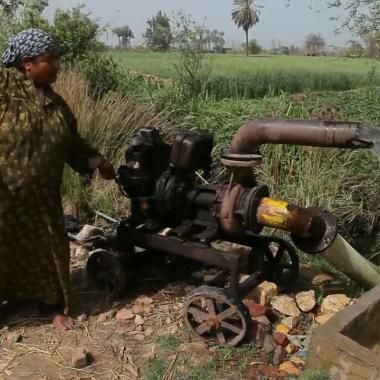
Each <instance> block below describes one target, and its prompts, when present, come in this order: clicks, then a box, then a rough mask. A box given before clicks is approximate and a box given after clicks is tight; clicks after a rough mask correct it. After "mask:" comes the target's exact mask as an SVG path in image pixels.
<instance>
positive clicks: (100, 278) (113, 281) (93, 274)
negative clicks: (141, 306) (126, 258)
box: [86, 250, 127, 299]
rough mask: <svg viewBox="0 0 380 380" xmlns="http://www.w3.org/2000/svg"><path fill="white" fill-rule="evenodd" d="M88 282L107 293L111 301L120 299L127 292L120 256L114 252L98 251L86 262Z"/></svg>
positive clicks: (125, 275)
mask: <svg viewBox="0 0 380 380" xmlns="http://www.w3.org/2000/svg"><path fill="white" fill-rule="evenodd" d="M86 272H87V277H88V279H89V282H90V283H91V284H92V285H93V286H95V287H96V288H97V289H99V290H102V291H105V292H107V293H108V294H109V295H110V296H111V297H112V298H113V299H117V298H120V297H122V296H123V295H124V293H125V291H126V290H127V274H126V273H125V271H124V263H123V258H122V255H121V254H120V253H118V252H114V251H105V250H98V251H95V252H93V253H92V255H91V256H90V257H89V259H88V260H87V264H86Z"/></svg>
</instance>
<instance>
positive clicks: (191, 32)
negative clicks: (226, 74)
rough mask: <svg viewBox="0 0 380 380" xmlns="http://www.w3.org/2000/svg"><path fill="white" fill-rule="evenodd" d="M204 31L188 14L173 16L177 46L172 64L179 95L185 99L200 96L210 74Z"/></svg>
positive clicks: (174, 36)
mask: <svg viewBox="0 0 380 380" xmlns="http://www.w3.org/2000/svg"><path fill="white" fill-rule="evenodd" d="M206 36H207V33H206V30H205V29H204V27H203V26H202V25H199V24H198V23H196V22H195V21H193V19H192V17H191V15H190V14H186V13H184V11H179V12H178V13H177V14H176V15H175V16H173V39H174V42H175V44H176V46H178V50H179V52H178V54H177V55H176V60H175V63H174V68H175V70H176V72H177V80H176V84H177V86H178V89H179V94H180V95H181V96H183V97H184V98H185V99H195V98H197V97H198V96H200V95H202V93H203V92H204V90H205V86H206V85H207V82H208V76H209V75H210V72H209V71H208V70H207V67H206V62H205V50H204V44H205V40H206Z"/></svg>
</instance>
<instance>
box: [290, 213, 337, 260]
mask: <svg viewBox="0 0 380 380" xmlns="http://www.w3.org/2000/svg"><path fill="white" fill-rule="evenodd" d="M306 210H307V211H308V212H309V213H310V214H311V215H312V216H313V217H314V218H315V221H316V222H317V223H316V224H318V226H317V229H318V230H319V232H318V233H316V235H317V236H316V237H315V238H302V237H299V236H297V235H295V234H292V241H293V243H294V245H295V246H296V247H297V248H298V249H299V250H301V251H302V252H305V253H309V254H318V253H321V252H323V251H325V250H326V249H327V248H329V247H330V246H331V245H332V244H333V243H334V241H335V239H336V237H337V234H338V228H337V218H336V217H335V216H334V215H333V214H332V213H330V212H329V211H327V210H325V209H323V208H321V207H309V208H307V209H306ZM321 226H322V227H323V231H321ZM311 228H313V227H311Z"/></svg>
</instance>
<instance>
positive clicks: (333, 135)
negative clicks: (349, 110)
mask: <svg viewBox="0 0 380 380" xmlns="http://www.w3.org/2000/svg"><path fill="white" fill-rule="evenodd" d="M372 128H373V126H368V125H363V124H361V123H355V122H352V123H350V122H349V123H347V122H339V121H318V120H282V119H256V120H251V121H248V122H247V123H246V124H244V125H243V126H242V127H241V128H240V129H239V130H238V131H237V132H236V133H235V135H234V136H233V138H232V142H231V147H230V153H234V154H252V153H258V152H259V149H260V146H261V145H263V144H292V145H304V146H318V147H331V148H333V147H335V148H348V149H357V148H369V147H372V146H373V141H371V139H370V130H371V129H372Z"/></svg>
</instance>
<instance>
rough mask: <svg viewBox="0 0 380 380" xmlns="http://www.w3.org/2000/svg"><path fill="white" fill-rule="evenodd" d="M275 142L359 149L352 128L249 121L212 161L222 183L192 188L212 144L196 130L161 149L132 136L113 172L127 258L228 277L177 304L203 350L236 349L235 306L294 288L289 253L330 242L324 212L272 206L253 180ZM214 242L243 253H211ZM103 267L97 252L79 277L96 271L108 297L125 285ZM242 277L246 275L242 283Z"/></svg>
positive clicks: (332, 222) (205, 169) (238, 310)
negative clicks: (148, 256)
mask: <svg viewBox="0 0 380 380" xmlns="http://www.w3.org/2000/svg"><path fill="white" fill-rule="evenodd" d="M282 142H286V143H294V144H302V145H319V146H335V147H336V146H341V147H352V148H355V147H360V146H361V145H365V144H366V142H365V141H363V140H362V139H360V136H358V125H357V124H337V123H323V122H314V123H311V122H303V123H301V122H299V121H281V120H280V121H279V120H261V121H254V122H250V123H247V124H246V125H245V126H243V127H242V128H240V130H239V131H238V132H237V133H236V134H235V136H234V138H233V140H232V144H231V147H230V148H229V149H228V150H227V151H224V152H223V153H222V154H221V156H220V160H221V163H222V164H223V165H224V166H225V168H226V169H227V171H228V173H229V175H228V177H229V178H228V180H227V181H226V182H225V183H220V184H212V185H199V184H198V182H199V180H198V173H199V172H202V173H203V177H207V175H208V174H209V173H210V169H211V166H212V159H211V153H212V149H213V138H212V136H211V135H210V134H209V133H208V132H207V131H204V130H195V131H187V132H182V133H179V134H178V135H177V136H176V138H175V139H174V141H173V142H172V144H171V145H169V144H168V143H166V142H165V141H164V140H163V136H162V135H161V133H160V131H159V130H158V129H155V128H144V129H140V130H139V131H138V132H137V133H136V134H135V135H134V136H133V138H132V140H131V142H130V146H129V147H128V149H127V151H126V153H125V160H126V162H125V164H124V165H122V166H121V167H120V168H119V169H118V174H119V185H120V186H121V188H122V191H123V192H124V194H125V195H126V196H127V197H128V198H129V200H130V205H131V207H130V215H129V216H128V217H126V218H124V219H122V220H121V221H120V222H119V223H118V227H117V240H118V242H119V243H120V246H121V247H122V248H123V250H124V252H126V253H125V254H128V252H130V251H131V249H132V250H134V249H135V248H136V247H138V248H140V249H144V250H151V251H153V252H157V253H161V254H162V253H163V254H167V255H174V256H180V257H185V258H187V259H192V260H195V261H199V262H203V263H205V264H208V265H212V266H216V267H220V268H223V269H225V270H227V271H228V272H229V278H228V284H229V286H225V287H223V288H218V287H211V286H201V287H199V288H197V289H195V290H194V291H193V292H191V293H190V294H189V295H188V297H187V302H186V303H185V306H184V319H185V322H186V325H187V326H188V327H189V328H190V329H191V330H192V331H193V332H194V333H195V334H197V335H198V336H199V337H201V338H202V339H204V340H205V341H207V342H208V343H213V344H220V345H237V344H238V343H240V342H241V341H242V340H243V338H244V337H245V335H246V333H247V328H248V325H249V317H248V313H247V310H246V307H245V306H244V304H243V303H242V299H243V298H244V297H245V296H246V295H247V294H248V293H249V292H250V291H252V289H253V288H254V287H256V286H257V285H258V284H259V283H260V282H262V281H264V280H269V281H273V282H276V283H278V284H279V285H280V286H289V285H291V284H292V282H293V281H294V280H295V279H296V278H297V275H298V272H299V262H298V256H297V253H296V249H295V248H294V246H296V247H297V248H298V249H299V250H301V251H303V252H305V253H309V254H317V253H319V252H322V251H324V250H325V249H326V248H328V247H329V246H330V245H331V244H332V243H333V242H334V240H335V238H336V236H337V223H336V219H335V217H334V216H333V215H332V214H331V213H330V212H328V211H327V210H324V209H321V208H319V207H311V208H302V207H298V206H297V205H294V204H290V203H288V202H287V201H283V200H278V199H273V198H271V197H270V194H269V191H268V187H267V186H266V185H263V184H259V183H258V182H257V180H256V177H255V175H254V172H255V170H254V169H255V166H256V165H258V163H259V162H260V159H261V155H260V149H259V148H260V145H261V144H262V143H282ZM264 227H271V228H275V229H280V230H283V231H287V232H289V233H290V234H291V239H292V242H293V244H294V245H293V244H291V243H289V242H288V241H287V240H284V239H282V238H279V237H275V236H266V235H264V234H262V230H263V228H264ZM163 230H165V231H166V233H164V234H163V233H162V231H163ZM217 241H218V242H220V241H225V242H230V243H236V244H240V245H244V246H247V247H249V249H247V250H239V251H236V250H232V249H231V250H228V249H227V250H226V249H218V248H216V247H215V244H214V243H215V242H217ZM111 256H112V257H111ZM111 259H112V260H115V256H114V255H111V254H109V256H107V253H106V252H104V251H102V252H100V253H99V254H94V255H92V256H91V257H90V259H89V262H88V264H87V269H88V271H89V273H90V274H92V275H93V276H94V275H95V274H94V273H95V272H96V275H99V273H101V272H102V273H103V274H104V276H105V277H107V276H108V277H107V278H108V280H109V281H111V282H112V286H111V288H112V289H113V291H115V289H117V288H118V287H120V286H121V285H120V284H123V279H122V276H123V273H122V271H120V270H117V265H116V269H112V268H115V265H114V261H113V264H112V265H110V263H111V261H112V260H111ZM120 260H121V261H122V258H120ZM147 264H148V263H147ZM121 266H122V264H121V263H120V267H121ZM242 274H246V275H248V276H245V277H246V279H245V280H244V281H243V282H241V281H239V279H240V276H241V275H242ZM226 285H227V284H226Z"/></svg>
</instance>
